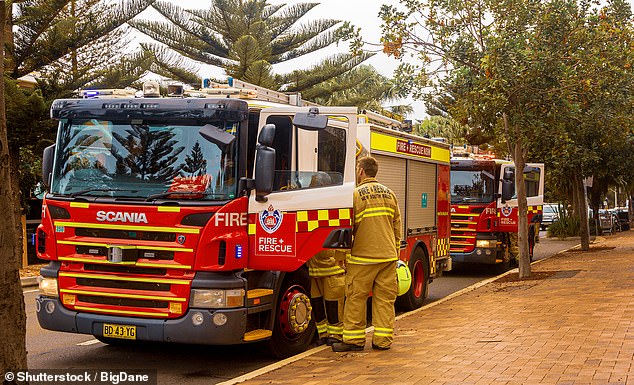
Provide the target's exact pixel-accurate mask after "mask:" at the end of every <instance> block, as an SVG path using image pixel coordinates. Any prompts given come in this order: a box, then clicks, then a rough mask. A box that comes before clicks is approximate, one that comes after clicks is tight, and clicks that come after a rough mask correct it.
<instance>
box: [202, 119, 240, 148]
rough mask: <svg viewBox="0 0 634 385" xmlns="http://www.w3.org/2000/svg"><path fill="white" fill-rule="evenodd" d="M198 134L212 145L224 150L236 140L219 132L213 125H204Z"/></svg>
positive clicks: (227, 134)
mask: <svg viewBox="0 0 634 385" xmlns="http://www.w3.org/2000/svg"><path fill="white" fill-rule="evenodd" d="M198 133H199V134H200V135H201V136H202V137H203V138H205V139H207V140H208V141H210V142H211V143H214V144H215V145H217V146H218V147H220V148H222V149H224V148H225V147H227V146H229V145H230V144H231V143H233V141H234V140H236V137H235V136H234V135H232V134H230V133H228V132H225V131H223V130H221V129H220V128H218V127H216V126H214V125H213V124H205V125H204V126H202V128H201V129H200V130H198Z"/></svg>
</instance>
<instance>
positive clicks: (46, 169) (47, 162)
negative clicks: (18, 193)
mask: <svg viewBox="0 0 634 385" xmlns="http://www.w3.org/2000/svg"><path fill="white" fill-rule="evenodd" d="M54 157H55V145H54V144H52V145H50V146H48V147H46V148H45V149H44V154H42V183H44V185H45V186H46V190H48V186H50V181H51V180H50V179H51V172H52V171H53V158H54Z"/></svg>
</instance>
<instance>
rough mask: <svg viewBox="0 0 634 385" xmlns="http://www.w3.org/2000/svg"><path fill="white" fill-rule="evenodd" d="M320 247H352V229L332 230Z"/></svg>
mask: <svg viewBox="0 0 634 385" xmlns="http://www.w3.org/2000/svg"><path fill="white" fill-rule="evenodd" d="M322 247H323V248H324V249H349V248H351V247H352V229H349V228H348V229H337V230H332V231H331V232H330V234H329V235H328V237H326V240H325V241H324V243H323V245H322Z"/></svg>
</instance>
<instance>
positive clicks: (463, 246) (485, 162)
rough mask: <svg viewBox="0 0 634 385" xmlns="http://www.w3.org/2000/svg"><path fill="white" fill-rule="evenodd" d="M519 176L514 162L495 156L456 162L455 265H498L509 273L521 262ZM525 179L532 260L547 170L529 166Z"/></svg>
mask: <svg viewBox="0 0 634 385" xmlns="http://www.w3.org/2000/svg"><path fill="white" fill-rule="evenodd" d="M515 172H517V171H516V170H515V165H514V164H513V163H512V162H510V161H506V160H501V159H495V158H494V157H493V156H486V155H474V154H471V153H466V154H458V155H457V156H454V157H452V159H451V249H450V251H451V259H452V260H453V262H454V263H456V262H457V263H481V264H491V265H493V264H497V265H499V266H500V267H501V268H502V269H505V268H508V267H509V266H510V265H511V264H513V263H515V262H516V258H517V255H516V254H517V232H518V224H519V222H518V207H517V196H516V193H515ZM523 174H524V181H525V185H526V196H527V202H528V213H527V215H528V223H529V234H528V243H529V254H530V258H531V260H532V258H533V250H534V247H535V240H536V237H537V236H538V234H539V233H538V232H539V221H540V219H541V213H542V205H543V202H544V165H543V164H540V163H529V164H527V165H526V168H525V169H524V170H523ZM514 243H515V244H514Z"/></svg>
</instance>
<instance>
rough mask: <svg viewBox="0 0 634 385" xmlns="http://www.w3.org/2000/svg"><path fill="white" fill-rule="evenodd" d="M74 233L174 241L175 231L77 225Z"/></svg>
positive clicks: (87, 235) (101, 236) (116, 237)
mask: <svg viewBox="0 0 634 385" xmlns="http://www.w3.org/2000/svg"><path fill="white" fill-rule="evenodd" d="M75 235H77V236H82V237H92V238H113V239H132V240H139V241H159V242H174V241H175V240H176V234H175V233H164V232H160V231H128V230H114V229H90V228H84V227H78V228H76V229H75Z"/></svg>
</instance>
